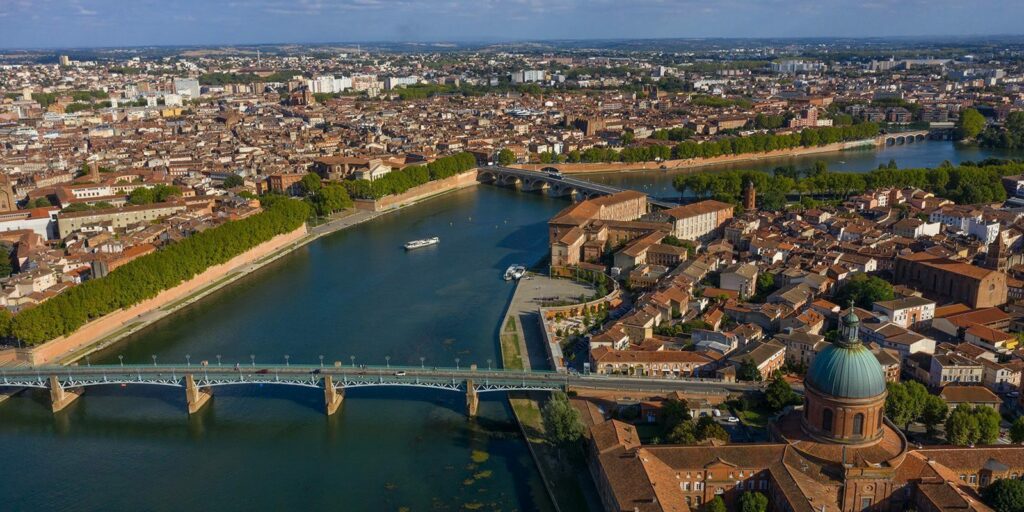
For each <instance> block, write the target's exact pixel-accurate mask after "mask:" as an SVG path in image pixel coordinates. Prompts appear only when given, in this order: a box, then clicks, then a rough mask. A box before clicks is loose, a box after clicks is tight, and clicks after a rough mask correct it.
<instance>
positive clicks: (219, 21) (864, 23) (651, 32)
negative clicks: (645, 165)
mask: <svg viewBox="0 0 1024 512" xmlns="http://www.w3.org/2000/svg"><path fill="white" fill-rule="evenodd" d="M1021 20H1024V0H0V47H3V48H61V47H98V46H146V45H218V44H256V43H324V42H362V41H366V42H371V41H391V42H398V41H521V40H544V39H615V38H690V37H752V38H757V37H829V36H834V37H876V36H918V35H926V36H943V35H996V34H999V35H1004V34H1013V35H1017V34H1021V33H1022V32H1024V29H1022V25H1021V23H1020V21H1021Z"/></svg>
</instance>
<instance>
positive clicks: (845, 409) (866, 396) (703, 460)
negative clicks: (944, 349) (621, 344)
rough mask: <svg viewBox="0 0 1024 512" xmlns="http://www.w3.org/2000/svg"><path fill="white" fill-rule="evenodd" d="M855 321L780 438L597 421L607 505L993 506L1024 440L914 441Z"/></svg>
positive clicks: (1021, 458)
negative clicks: (750, 496) (675, 438)
mask: <svg viewBox="0 0 1024 512" xmlns="http://www.w3.org/2000/svg"><path fill="white" fill-rule="evenodd" d="M857 323H858V319H857V316H856V315H854V314H852V313H850V314H847V315H846V316H845V317H843V327H842V333H841V335H840V339H839V340H838V341H836V342H835V343H833V344H831V345H829V346H828V347H826V348H825V349H824V350H822V351H821V353H820V354H818V357H817V358H816V359H815V361H814V363H812V364H811V367H810V369H809V370H808V372H807V378H806V380H805V401H804V406H803V408H802V409H796V410H792V411H790V412H788V413H783V414H782V415H781V416H780V417H779V418H777V419H776V420H774V421H773V422H772V425H771V434H772V441H771V442H766V443H752V444H725V445H718V444H711V445H707V444H703V445H663V444H662V445H651V446H648V445H644V444H642V443H641V441H640V437H639V435H638V433H637V431H636V429H635V427H633V426H632V425H628V424H626V423H622V422H619V421H616V420H609V421H603V422H600V423H597V424H595V425H594V426H593V427H591V430H590V432H591V437H590V441H589V442H590V446H589V450H590V454H591V457H590V466H589V467H590V471H591V474H592V476H593V478H594V480H595V482H596V483H597V488H598V490H599V492H600V498H601V501H602V504H603V506H604V509H605V510H609V511H622V512H626V511H634V512H662V511H689V510H696V509H698V508H699V507H700V506H701V505H703V504H705V503H707V502H708V501H710V500H712V499H714V498H715V497H721V498H722V499H723V500H724V501H725V503H726V507H727V509H729V510H738V504H737V501H738V500H739V498H740V496H741V495H742V494H743V493H744V492H746V491H751V490H755V491H758V492H760V493H762V494H764V495H765V496H767V497H768V498H769V510H778V511H792V512H822V511H824V512H860V511H864V510H870V511H877V512H897V511H902V510H910V509H916V510H927V511H945V510H965V511H977V512H983V511H988V510H990V509H989V508H988V507H985V506H984V505H982V504H981V503H980V498H979V496H978V494H977V491H978V489H979V487H982V486H984V485H988V484H989V483H991V482H992V481H994V480H996V479H999V478H1019V477H1020V475H1024V447H1019V446H993V447H978V448H967V447H946V446H941V447H928V448H914V447H911V446H910V445H909V443H908V442H907V440H906V438H904V437H903V435H902V434H901V433H900V432H899V430H898V429H896V428H895V427H894V426H893V425H892V424H891V423H889V422H888V421H886V420H885V418H884V409H885V397H886V386H885V377H884V375H883V372H882V368H881V366H880V365H879V364H878V361H877V360H876V359H875V356H874V355H873V354H872V353H871V352H870V351H869V350H868V349H867V348H866V347H865V346H864V345H863V344H862V343H861V342H860V341H859V339H858V338H857V332H858V325H857Z"/></svg>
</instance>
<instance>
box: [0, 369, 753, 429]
mask: <svg viewBox="0 0 1024 512" xmlns="http://www.w3.org/2000/svg"><path fill="white" fill-rule="evenodd" d="M110 385H120V386H128V385H132V386H135V385H146V386H165V387H173V388H181V389H184V390H185V399H186V402H187V404H188V412H189V414H193V413H195V412H198V411H199V410H200V409H202V407H203V406H204V405H206V403H207V402H209V400H210V398H211V397H212V396H213V388H216V387H221V386H242V385H246V386H248V385H279V386H295V387H303V388H311V389H317V390H319V391H320V392H322V393H323V394H324V404H325V410H326V413H327V414H328V415H331V414H334V413H335V412H337V411H338V409H339V408H340V407H341V403H342V401H343V400H344V396H345V390H346V389H354V388H364V387H382V386H392V387H409V388H429V389H440V390H443V391H454V392H459V393H465V395H466V413H467V414H468V415H469V416H475V415H476V412H477V407H478V405H479V394H480V393H491V392H504V391H556V390H562V391H568V390H569V389H588V388H589V389H616V390H626V391H666V392H670V391H698V392H699V391H702V390H703V391H712V390H726V391H740V392H742V391H748V390H751V389H757V386H756V385H755V384H746V383H733V382H728V383H727V382H723V381H720V380H717V379H698V378H663V379H651V378H640V377H627V376H612V375H576V374H568V373H558V372H551V371H527V372H524V371H512V370H492V369H488V370H482V369H481V370H478V369H477V368H476V366H475V365H472V366H470V367H469V368H433V369H431V368H427V367H399V366H374V367H365V366H364V367H355V366H350V367H344V366H341V364H340V363H335V365H334V366H315V365H295V364H283V365H280V364H278V365H257V364H252V365H235V366H231V365H225V366H221V365H219V364H218V365H206V364H202V365H156V364H153V365H119V364H113V365H89V366H80V365H79V366H45V367H37V368H12V369H3V370H0V386H8V387H17V388H38V389H47V390H49V392H50V401H51V407H52V410H53V412H55V413H56V412H58V411H60V410H62V409H64V408H65V407H67V406H68V405H69V404H71V403H72V402H73V401H74V400H75V399H77V398H78V397H79V396H80V395H81V394H82V393H83V391H84V390H85V388H88V387H92V386H110Z"/></svg>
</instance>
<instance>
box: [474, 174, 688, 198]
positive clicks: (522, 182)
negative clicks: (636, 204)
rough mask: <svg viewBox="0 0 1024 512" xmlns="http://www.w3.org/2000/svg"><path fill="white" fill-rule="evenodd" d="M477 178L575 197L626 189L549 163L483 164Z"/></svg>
mask: <svg viewBox="0 0 1024 512" xmlns="http://www.w3.org/2000/svg"><path fill="white" fill-rule="evenodd" d="M477 179H479V180H480V181H482V182H484V183H493V184H495V185H499V186H505V187H517V188H519V189H520V190H524V191H546V192H547V193H548V194H551V195H554V196H570V197H572V198H573V200H577V199H579V200H583V199H591V198H594V197H598V196H607V195H611V194H614V193H616V192H622V191H623V190H625V189H621V188H618V187H612V186H610V185H602V184H600V183H594V182H592V181H587V180H581V179H578V178H572V177H569V176H566V175H563V174H561V173H560V172H559V171H558V169H557V168H555V167H545V168H544V169H542V170H540V171H528V170H526V169H515V168H512V167H504V166H500V165H491V166H486V167H481V168H480V170H479V172H478V173H477ZM648 203H650V204H651V205H654V206H657V207H659V208H672V207H675V206H678V204H676V203H672V202H669V201H662V200H659V199H657V198H648Z"/></svg>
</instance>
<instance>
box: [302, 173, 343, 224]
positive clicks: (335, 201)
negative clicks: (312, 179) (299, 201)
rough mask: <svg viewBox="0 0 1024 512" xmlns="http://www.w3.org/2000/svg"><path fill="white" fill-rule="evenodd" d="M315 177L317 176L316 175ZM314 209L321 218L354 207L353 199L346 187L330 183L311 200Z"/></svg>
mask: <svg viewBox="0 0 1024 512" xmlns="http://www.w3.org/2000/svg"><path fill="white" fill-rule="evenodd" d="M313 176H316V175H315V174H314V175H313ZM310 202H311V203H312V205H313V209H314V210H316V214H317V215H320V216H324V215H330V214H332V213H334V212H337V211H341V210H344V209H345V208H351V207H352V198H350V197H349V195H348V191H347V190H345V187H343V186H341V185H338V184H336V183H329V184H328V185H327V186H325V187H322V188H321V189H320V190H319V191H317V192H316V193H315V194H314V195H313V197H311V198H310Z"/></svg>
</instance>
